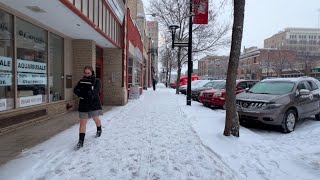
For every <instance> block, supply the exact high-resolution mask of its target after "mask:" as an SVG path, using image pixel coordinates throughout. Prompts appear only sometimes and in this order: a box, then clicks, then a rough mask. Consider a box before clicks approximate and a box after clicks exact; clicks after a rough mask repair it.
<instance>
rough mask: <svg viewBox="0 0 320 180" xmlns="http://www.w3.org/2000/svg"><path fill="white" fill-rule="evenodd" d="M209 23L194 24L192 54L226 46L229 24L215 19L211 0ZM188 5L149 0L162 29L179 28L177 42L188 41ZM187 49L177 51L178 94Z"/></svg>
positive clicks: (182, 0) (182, 1) (184, 1)
mask: <svg viewBox="0 0 320 180" xmlns="http://www.w3.org/2000/svg"><path fill="white" fill-rule="evenodd" d="M209 3H211V4H210V6H209V7H210V9H209V24H208V25H194V26H193V29H192V32H193V42H192V43H193V55H195V53H196V54H199V53H206V52H213V51H215V50H216V49H218V48H219V47H222V46H227V45H229V44H230V40H229V38H228V36H227V34H228V31H229V24H228V23H225V24H220V23H219V22H218V20H217V17H218V14H219V12H218V11H214V4H213V0H210V2H209ZM189 5H190V0H150V7H149V9H148V11H149V12H152V13H155V14H157V17H156V19H157V20H158V21H159V24H160V26H161V28H162V29H166V30H167V29H168V27H169V26H170V25H172V24H177V25H179V26H180V28H179V29H178V31H177V34H176V40H177V41H179V42H187V41H188V33H189V32H188V31H189V28H188V26H189V17H190V12H189ZM186 52H187V50H186V49H185V48H181V47H179V48H178V51H177V74H178V77H177V88H176V89H177V90H176V93H177V94H179V85H180V82H179V81H180V75H181V68H182V65H183V64H184V63H185V61H186V59H187V58H186V57H187V53H186Z"/></svg>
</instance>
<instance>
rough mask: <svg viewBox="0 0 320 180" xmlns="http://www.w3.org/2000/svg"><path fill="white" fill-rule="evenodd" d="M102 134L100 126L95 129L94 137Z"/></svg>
mask: <svg viewBox="0 0 320 180" xmlns="http://www.w3.org/2000/svg"><path fill="white" fill-rule="evenodd" d="M101 133H102V129H101V126H99V127H97V133H96V137H100V136H101Z"/></svg>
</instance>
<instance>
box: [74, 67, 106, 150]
mask: <svg viewBox="0 0 320 180" xmlns="http://www.w3.org/2000/svg"><path fill="white" fill-rule="evenodd" d="M83 73H84V76H83V78H82V79H81V80H80V81H79V82H78V84H77V85H76V87H74V89H73V92H74V93H75V94H76V95H77V96H78V97H79V98H80V102H79V109H78V111H79V117H80V127H79V142H78V144H77V145H76V149H79V148H81V147H83V142H84V138H85V135H86V126H87V122H88V119H89V118H93V120H94V122H95V123H96V126H97V133H96V137H100V136H101V132H102V130H101V120H100V118H99V116H100V115H103V112H102V107H101V103H100V97H99V94H100V90H101V83H100V80H99V79H97V78H96V77H95V74H94V71H93V68H92V67H91V66H86V67H85V68H84V70H83Z"/></svg>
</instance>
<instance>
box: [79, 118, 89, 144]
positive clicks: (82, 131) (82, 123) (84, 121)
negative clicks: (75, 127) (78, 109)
mask: <svg viewBox="0 0 320 180" xmlns="http://www.w3.org/2000/svg"><path fill="white" fill-rule="evenodd" d="M87 122H88V119H87V118H81V119H80V126H79V142H78V144H77V146H76V148H81V147H82V146H83V142H84V138H85V136H86V127H87Z"/></svg>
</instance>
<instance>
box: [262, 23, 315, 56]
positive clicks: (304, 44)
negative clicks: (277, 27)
mask: <svg viewBox="0 0 320 180" xmlns="http://www.w3.org/2000/svg"><path fill="white" fill-rule="evenodd" d="M264 48H275V49H286V50H293V51H297V52H298V55H305V54H307V55H309V56H320V29H317V28H286V29H285V30H283V31H281V32H279V33H277V34H275V35H273V36H272V37H270V38H268V39H265V40H264Z"/></svg>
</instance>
